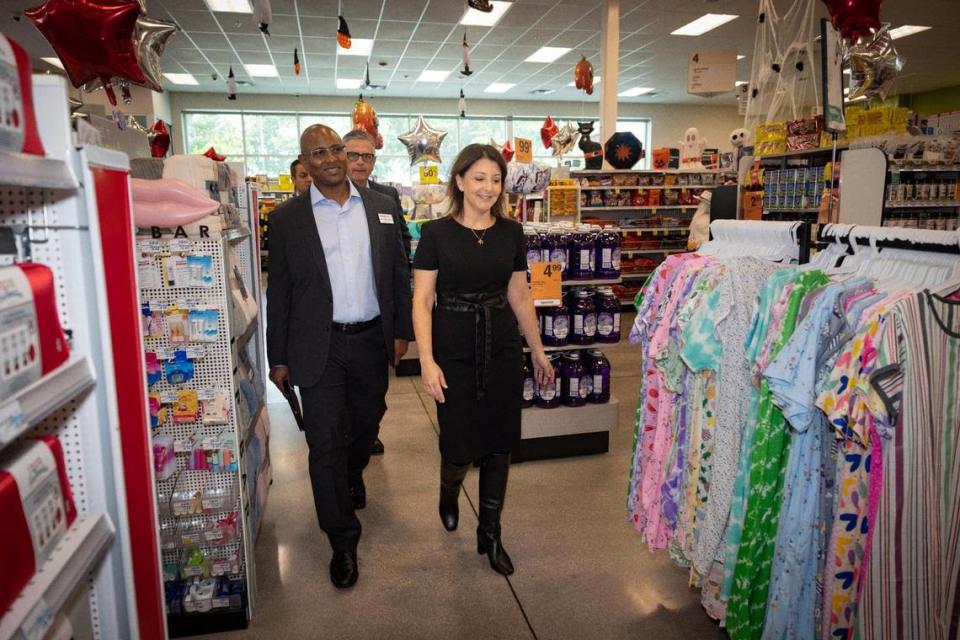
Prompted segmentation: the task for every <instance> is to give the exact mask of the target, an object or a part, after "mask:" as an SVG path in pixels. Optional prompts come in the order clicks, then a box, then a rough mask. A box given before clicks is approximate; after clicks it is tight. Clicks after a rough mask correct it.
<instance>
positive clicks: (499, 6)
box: [460, 0, 513, 27]
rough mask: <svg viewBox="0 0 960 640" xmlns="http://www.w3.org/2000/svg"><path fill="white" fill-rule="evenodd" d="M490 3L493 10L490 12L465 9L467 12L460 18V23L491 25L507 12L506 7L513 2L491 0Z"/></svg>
mask: <svg viewBox="0 0 960 640" xmlns="http://www.w3.org/2000/svg"><path fill="white" fill-rule="evenodd" d="M490 4H492V5H493V11H491V12H490V13H484V12H483V11H477V10H476V9H467V12H466V13H465V14H463V17H462V18H460V24H465V25H472V26H476V27H492V26H493V25H495V24H497V23H498V22H500V18H502V17H503V14H505V13H506V12H507V9H509V8H510V6H511V5H512V4H513V3H512V2H500V0H493V2H491V3H490Z"/></svg>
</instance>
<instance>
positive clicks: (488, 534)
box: [477, 453, 513, 576]
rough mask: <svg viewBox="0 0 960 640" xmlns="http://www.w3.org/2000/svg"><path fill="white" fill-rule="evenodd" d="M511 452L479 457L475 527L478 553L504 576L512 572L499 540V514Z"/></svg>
mask: <svg viewBox="0 0 960 640" xmlns="http://www.w3.org/2000/svg"><path fill="white" fill-rule="evenodd" d="M509 471H510V454H508V453H492V454H490V455H488V456H485V457H484V458H483V459H481V460H480V526H478V527H477V553H479V554H481V555H482V554H484V553H485V554H487V558H488V559H489V560H490V567H491V568H492V569H493V570H494V571H496V572H498V573H502V574H503V575H505V576H508V575H510V574H511V573H513V563H512V562H511V561H510V556H508V555H507V552H506V551H505V550H504V548H503V543H502V542H501V541H500V513H501V512H502V511H503V499H504V496H505V495H506V493H507V475H508V474H509Z"/></svg>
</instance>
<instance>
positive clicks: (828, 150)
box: [754, 147, 847, 160]
mask: <svg viewBox="0 0 960 640" xmlns="http://www.w3.org/2000/svg"><path fill="white" fill-rule="evenodd" d="M846 150H847V147H837V155H838V156H839V154H840V152H841V151H846ZM832 154H833V147H818V148H816V149H801V150H800V151H787V152H786V153H771V154H769V155H763V156H754V160H781V159H783V158H787V159H790V158H806V157H809V156H822V155H832Z"/></svg>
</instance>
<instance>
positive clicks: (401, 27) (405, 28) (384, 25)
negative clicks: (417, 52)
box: [377, 20, 417, 41]
mask: <svg viewBox="0 0 960 640" xmlns="http://www.w3.org/2000/svg"><path fill="white" fill-rule="evenodd" d="M416 27H417V23H415V22H397V21H396V20H384V21H382V22H381V23H380V30H379V31H377V40H402V41H407V40H409V39H410V36H412V35H413V31H414V29H416Z"/></svg>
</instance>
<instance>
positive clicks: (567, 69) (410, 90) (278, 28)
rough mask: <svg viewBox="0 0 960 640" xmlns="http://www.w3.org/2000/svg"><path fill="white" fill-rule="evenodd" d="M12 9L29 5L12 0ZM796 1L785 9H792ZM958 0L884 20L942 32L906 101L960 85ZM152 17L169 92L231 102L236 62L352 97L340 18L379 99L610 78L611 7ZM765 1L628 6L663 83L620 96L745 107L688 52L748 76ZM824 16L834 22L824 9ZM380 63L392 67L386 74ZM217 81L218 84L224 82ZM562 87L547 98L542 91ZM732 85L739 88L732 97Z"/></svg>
mask: <svg viewBox="0 0 960 640" xmlns="http://www.w3.org/2000/svg"><path fill="white" fill-rule="evenodd" d="M2 1H3V4H4V5H6V6H8V7H9V6H10V5H12V4H16V5H18V6H16V7H13V8H12V9H11V11H15V10H16V9H17V8H22V4H21V3H19V2H17V3H11V2H9V0H2ZM788 4H789V2H785V0H777V5H778V7H779V6H783V7H786V6H787V5H788ZM956 4H957V0H923V2H916V0H886V2H884V3H883V14H882V15H883V19H884V20H887V21H889V22H892V23H893V24H894V26H898V25H902V24H921V25H931V26H933V27H934V28H933V29H931V30H929V31H926V32H924V33H920V34H917V35H913V36H910V37H908V38H903V39H901V40H898V41H897V47H898V49H899V50H900V52H901V53H902V54H903V55H904V56H905V57H906V59H907V67H906V69H905V70H904V73H903V75H902V76H901V78H900V80H899V82H898V85H897V87H896V91H897V92H898V93H910V92H916V91H924V90H928V89H933V88H938V87H944V86H951V85H958V84H960V64H958V63H957V60H958V59H960V42H958V41H957V38H956V34H957V33H960V14H958V13H957V11H956ZM146 5H147V11H148V14H149V15H152V16H154V17H157V18H162V19H167V20H173V21H175V22H176V23H177V24H178V25H180V27H181V28H182V32H181V33H178V34H176V35H175V36H174V37H173V38H171V40H170V41H169V43H168V46H167V49H166V52H165V53H164V55H163V58H162V63H163V69H164V71H166V72H173V73H190V74H192V75H193V76H194V77H195V78H196V79H197V81H198V82H199V84H198V85H197V86H176V85H172V84H170V83H169V82H168V83H167V85H166V88H167V89H168V90H172V91H206V92H224V91H225V77H226V74H227V70H228V68H229V67H230V66H231V65H232V66H233V70H234V73H235V74H236V77H237V79H238V80H240V81H249V82H250V83H251V84H249V85H245V84H243V83H242V82H241V86H240V92H241V93H267V94H269V93H284V94H309V95H353V94H356V93H357V90H355V89H343V90H338V89H337V88H336V85H335V79H336V78H342V79H359V78H362V77H363V74H364V66H365V64H366V62H367V58H364V57H357V56H343V55H337V43H336V30H337V15H338V14H343V15H344V17H345V18H346V20H347V22H348V24H349V28H350V31H351V34H352V36H353V37H354V38H355V39H356V38H370V39H373V40H374V44H373V50H372V53H371V55H370V57H369V61H370V78H371V81H372V82H373V84H377V85H385V86H386V88H385V89H376V90H366V93H367V94H369V95H374V96H376V95H384V96H392V97H394V96H395V97H421V98H456V97H457V96H458V94H459V91H460V90H461V89H463V91H464V92H465V94H466V96H467V98H468V99H471V100H472V99H483V98H500V99H508V100H537V99H545V100H570V101H580V100H594V101H596V100H599V95H600V91H599V86H597V87H595V90H594V94H593V96H586V95H585V94H584V93H583V92H581V91H578V90H576V89H575V88H573V87H570V86H568V84H569V83H571V82H572V81H573V66H574V64H575V63H576V62H577V60H579V59H580V56H581V55H586V56H587V58H588V59H590V60H591V62H592V63H593V65H594V68H595V69H596V73H597V75H602V72H601V69H600V52H599V50H600V21H601V14H602V5H603V1H602V0H516V1H515V2H514V4H513V6H512V7H511V8H510V10H509V11H508V12H507V13H506V15H505V17H504V18H503V20H501V22H500V23H499V24H497V25H496V26H494V27H493V28H485V27H477V26H470V27H464V26H463V25H460V24H459V21H460V19H461V18H462V17H463V13H464V10H465V6H466V3H465V2H463V1H462V0H272V5H273V22H272V23H271V24H270V33H271V35H270V36H269V37H268V36H264V35H262V34H261V33H260V32H259V31H258V29H257V26H256V24H255V23H254V20H253V17H252V16H251V15H250V14H237V13H219V12H212V11H209V10H208V9H207V5H206V4H205V3H204V2H203V0H146ZM758 5H759V0H621V21H620V81H619V90H620V91H625V90H627V89H630V88H633V87H652V88H654V89H656V92H655V93H654V94H650V95H646V96H642V97H633V98H621V100H622V101H629V102H647V103H651V102H655V103H695V104H732V103H734V102H735V98H734V94H733V92H732V90H731V93H729V94H725V95H722V96H718V97H715V98H711V99H709V100H708V99H705V98H701V97H697V96H690V95H688V94H687V93H686V73H687V56H688V54H689V53H690V52H691V51H692V50H693V49H695V48H702V49H719V48H734V49H737V50H738V51H739V52H740V53H741V54H743V55H745V56H746V58H745V59H744V60H742V61H740V62H739V65H738V66H739V69H738V79H739V80H748V79H749V74H750V64H751V59H752V49H753V42H754V33H755V24H756V18H755V14H756V12H757V7H758ZM817 6H818V11H820V12H821V13H823V15H825V9H824V7H823V5H822V3H820V2H817ZM707 12H710V13H728V14H737V15H739V16H740V17H739V18H738V19H736V20H734V21H732V22H730V23H728V24H726V25H723V26H721V27H719V28H717V29H715V30H713V31H710V32H709V33H707V34H705V35H702V36H699V37H684V36H673V35H670V32H671V31H673V30H674V29H676V28H678V27H680V26H682V25H684V24H686V23H687V22H690V21H691V20H693V19H695V18H698V17H700V16H701V15H703V14H704V13H707ZM464 29H466V32H467V40H468V42H469V43H470V45H471V47H472V49H471V57H472V67H473V69H475V73H474V74H473V75H472V76H470V77H468V78H464V77H462V76H460V75H459V73H458V71H459V69H460V68H461V66H462V63H461V54H462V48H461V40H462V38H463V32H464ZM5 32H6V33H8V34H9V35H11V36H12V37H13V38H15V39H16V40H18V41H19V42H21V43H22V44H23V45H24V46H25V47H26V48H27V49H28V51H30V53H31V54H32V55H34V56H35V59H36V65H37V67H36V68H38V69H44V70H51V69H52V67H51V66H50V65H48V64H47V63H45V62H42V61H39V57H41V56H51V55H53V51H52V49H51V48H50V46H49V45H48V44H47V43H46V41H45V40H44V39H43V38H42V37H41V36H40V34H39V33H38V32H37V31H36V30H35V29H34V28H33V26H32V25H31V24H30V23H29V21H27V20H20V21H19V22H11V25H10V27H9V28H7V29H5ZM541 46H555V47H570V48H571V51H570V52H569V53H567V54H565V55H564V56H562V57H561V58H559V59H558V60H556V61H555V62H553V63H549V64H541V63H531V62H525V59H526V58H527V57H528V56H529V55H530V54H532V53H533V52H534V51H536V50H537V49H538V48H540V47H541ZM294 47H296V48H298V49H299V56H300V61H301V64H302V71H301V74H300V75H299V76H296V75H295V74H294V71H293V49H294ZM380 63H386V64H385V65H382V66H381V64H380ZM244 64H273V65H275V66H276V68H277V70H278V71H279V77H276V78H251V77H249V76H248V74H247V72H246V70H245V68H244ZM424 69H430V70H440V71H449V72H450V74H449V76H448V77H447V79H446V80H445V81H443V82H440V83H428V82H418V81H417V79H418V77H419V76H420V72H421V71H423V70H424ZM213 74H217V77H218V79H217V80H214V79H213ZM493 82H502V83H512V84H515V86H514V87H513V88H512V89H510V90H509V91H507V92H506V93H503V94H490V93H484V89H485V88H486V87H487V86H488V85H490V84H491V83H493ZM542 89H546V90H553V92H552V93H546V94H535V93H531V92H532V91H535V90H542ZM731 89H732V88H731Z"/></svg>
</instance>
